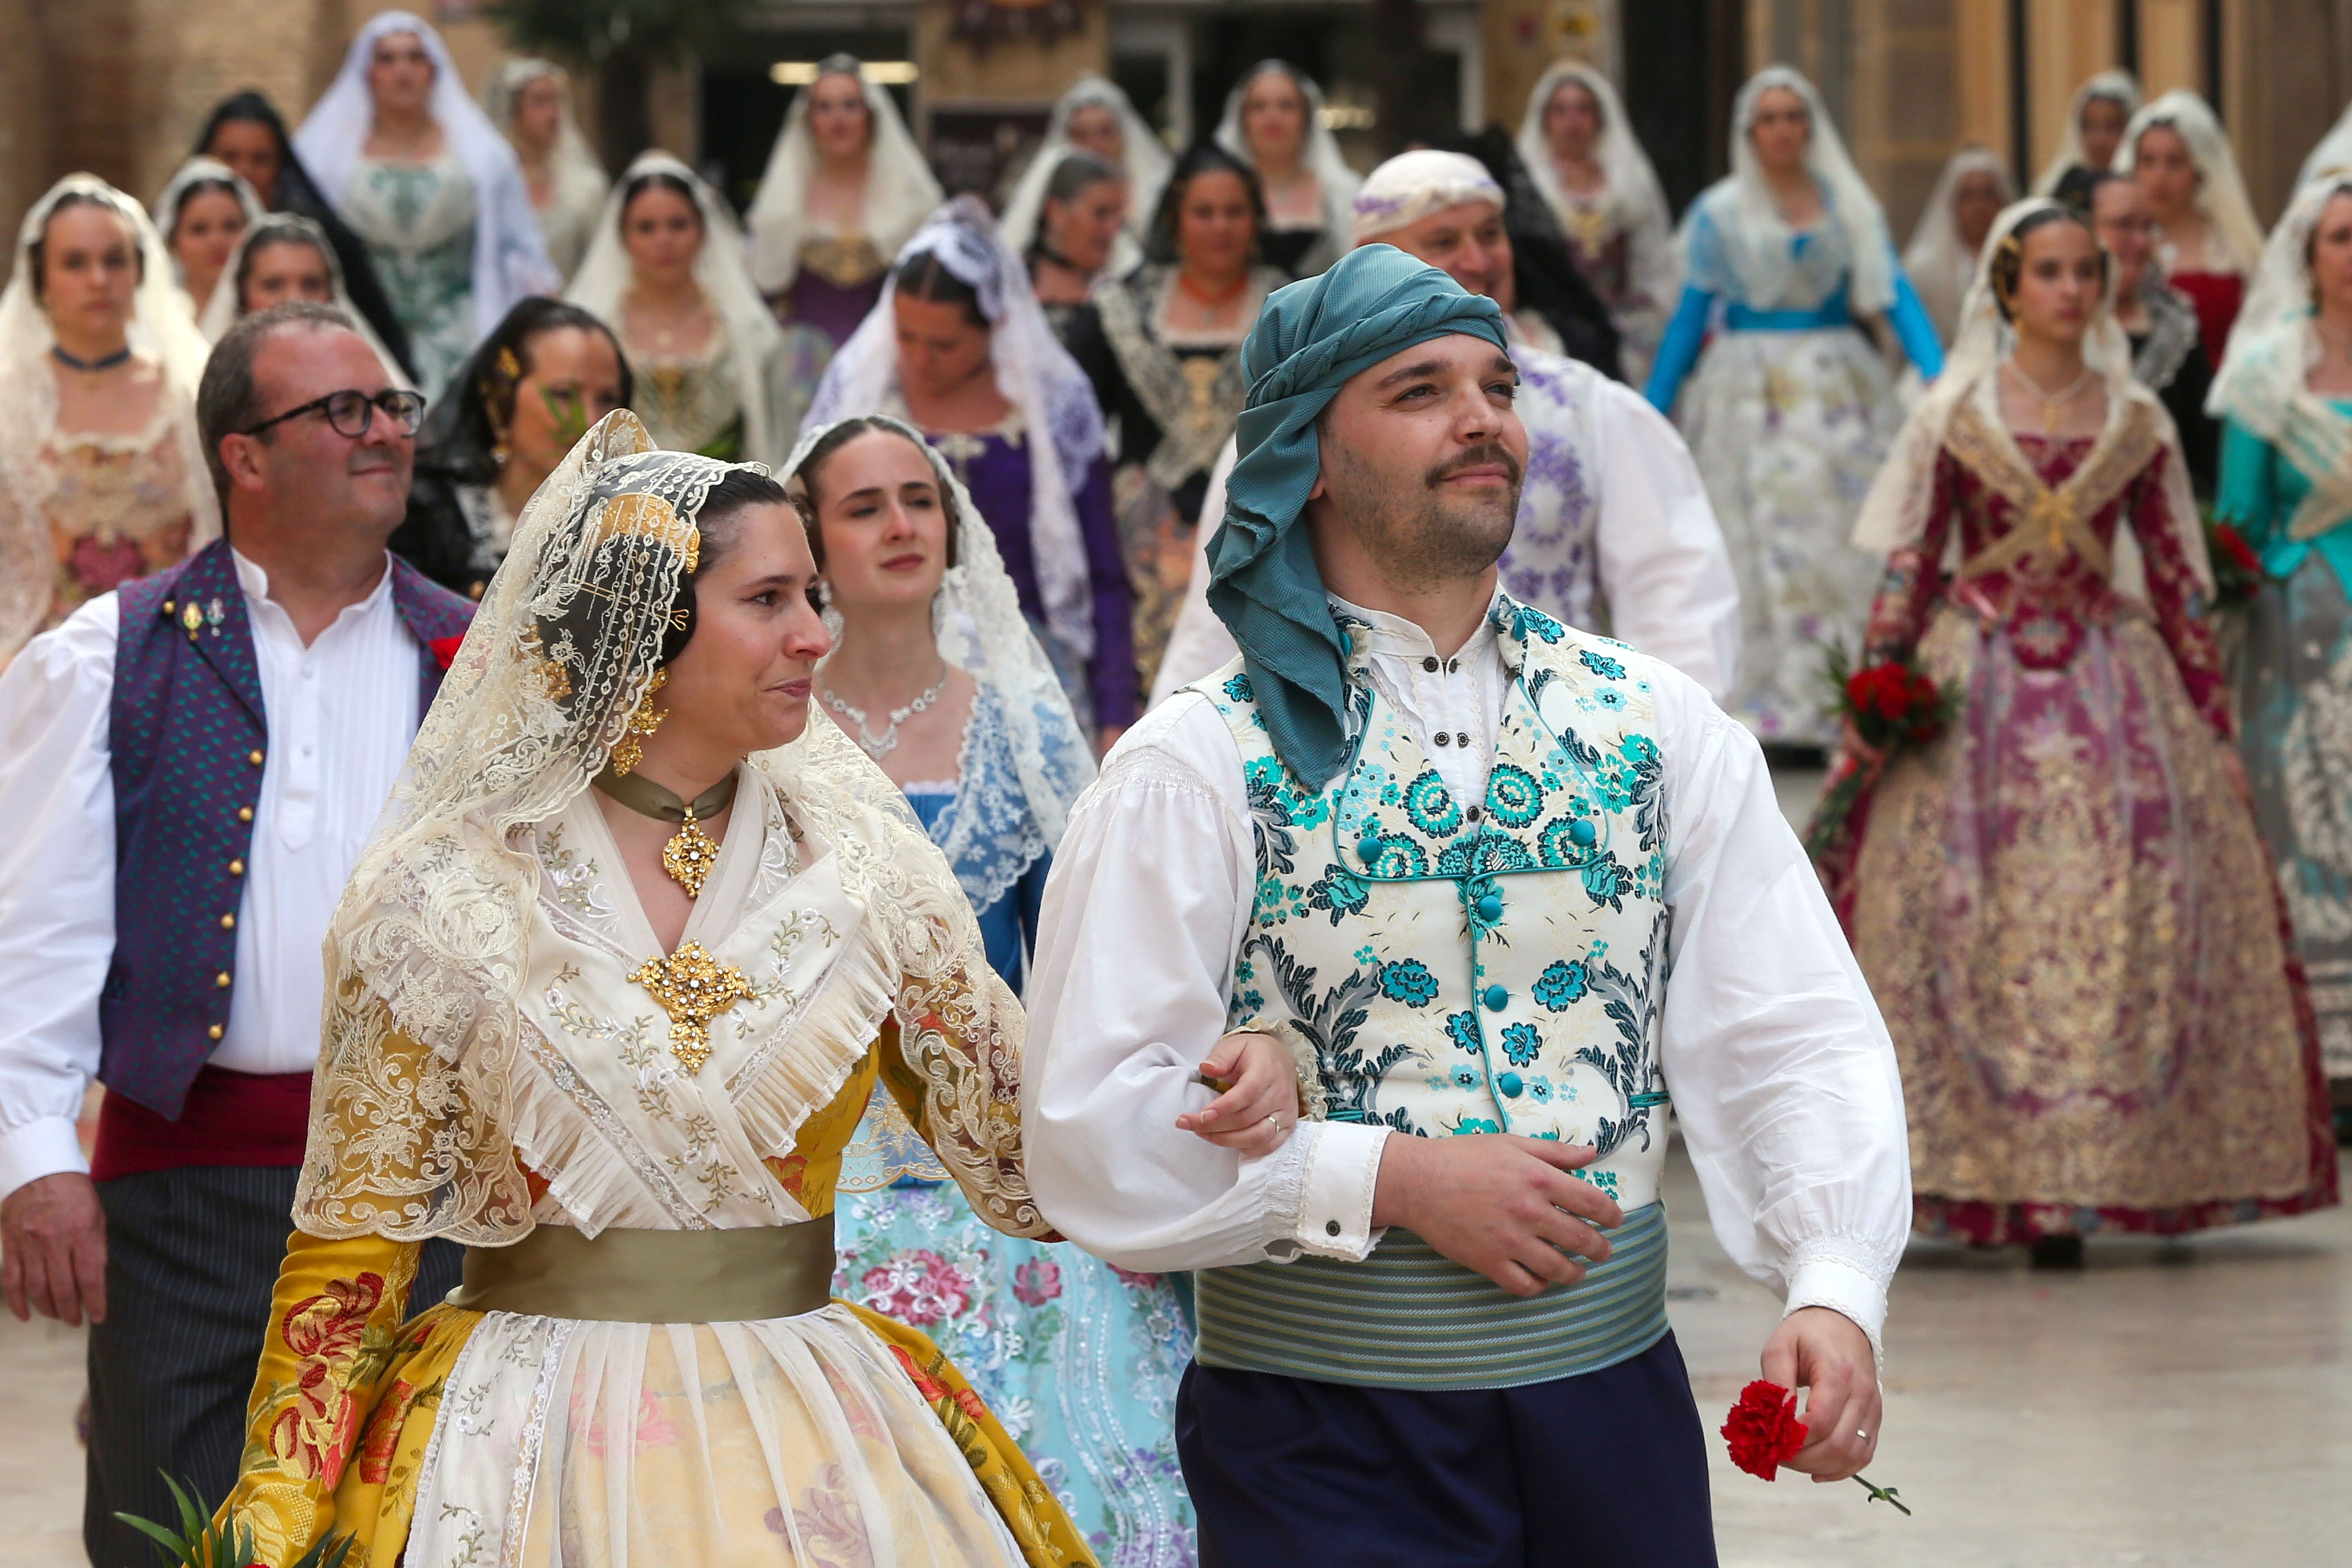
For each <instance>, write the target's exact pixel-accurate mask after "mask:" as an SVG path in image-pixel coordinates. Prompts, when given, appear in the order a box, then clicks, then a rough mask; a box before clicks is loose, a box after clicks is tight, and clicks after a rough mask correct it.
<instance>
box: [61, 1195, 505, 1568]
mask: <svg viewBox="0 0 2352 1568" xmlns="http://www.w3.org/2000/svg"><path fill="white" fill-rule="evenodd" d="M298 1175H299V1171H298V1170H297V1169H296V1168H294V1167H292V1166H285V1167H277V1166H241V1165H190V1166H184V1167H182V1168H181V1169H178V1170H173V1171H151V1172H145V1173H141V1174H138V1175H132V1176H121V1177H117V1178H116V1179H114V1180H112V1181H109V1182H100V1184H98V1198H99V1203H100V1205H101V1206H102V1207H103V1208H104V1209H105V1211H106V1247H107V1256H106V1300H107V1316H106V1321H104V1322H103V1323H98V1324H93V1325H92V1326H91V1328H90V1331H89V1472H88V1481H87V1484H86V1486H85V1488H84V1491H83V1498H82V1542H83V1545H84V1546H85V1547H86V1548H87V1549H88V1551H89V1560H90V1563H92V1565H93V1568H155V1563H156V1561H157V1558H156V1552H155V1547H154V1544H153V1543H152V1542H150V1541H148V1540H147V1538H146V1537H144V1536H142V1535H141V1534H140V1533H139V1532H138V1531H134V1530H132V1529H131V1527H130V1526H128V1525H126V1524H123V1523H122V1522H121V1521H119V1520H117V1519H116V1518H115V1517H114V1516H115V1514H116V1513H118V1512H121V1513H132V1514H138V1515H140V1516H141V1517H142V1518H146V1519H152V1520H158V1521H168V1520H171V1519H172V1518H173V1513H172V1504H171V1494H170V1493H169V1492H168V1491H167V1490H166V1489H164V1486H163V1477H164V1476H165V1475H167V1474H168V1475H170V1476H171V1477H172V1478H173V1479H175V1480H177V1481H179V1482H180V1483H181V1484H182V1485H183V1486H189V1485H193V1486H194V1489H195V1492H196V1495H197V1497H198V1498H199V1499H200V1500H202V1501H203V1502H204V1504H205V1506H207V1507H210V1506H212V1505H215V1504H216V1503H218V1502H219V1501H220V1500H221V1499H222V1498H223V1497H225V1496H226V1495H227V1492H228V1489H229V1487H230V1485H231V1484H232V1483H233V1482H234V1481H235V1480H236V1473H237V1461H238V1458H239V1457H240V1455H241V1454H242V1453H243V1451H244V1448H245V1420H246V1402H247V1398H248V1397H249V1396H250V1395H251V1394H252V1392H253V1376H254V1369H255V1367H256V1365H257V1363H259V1362H260V1359H261V1347H262V1342H263V1340H264V1339H265V1337H266V1336H267V1335H268V1329H269V1300H270V1293H271V1291H272V1290H273V1289H275V1288H276V1286H277V1284H278V1265H279V1264H280V1263H281V1262H282V1261H283V1260H284V1259H285V1257H286V1238H287V1233H288V1232H289V1230H290V1229H292V1222H291V1221H290V1220H289V1218H288V1217H287V1216H288V1215H289V1214H290V1213H291V1212H292V1210H293V1207H294V1184H295V1179H296V1177H297V1176H298ZM462 1256H463V1254H462V1252H461V1250H460V1249H459V1248H457V1247H452V1246H450V1245H449V1244H448V1243H446V1242H440V1241H436V1242H428V1243H427V1244H426V1245H425V1258H424V1259H423V1261H422V1263H421V1265H420V1267H419V1268H418V1271H417V1279H416V1286H415V1289H414V1290H413V1291H412V1292H411V1294H410V1298H409V1304H410V1308H411V1310H412V1311H413V1310H420V1309H422V1308H423V1307H425V1306H429V1305H431V1304H432V1303H433V1302H434V1301H436V1300H439V1299H440V1298H441V1297H442V1296H443V1295H445V1294H446V1293H447V1292H448V1291H449V1290H450V1289H453V1288H454V1287H455V1286H456V1285H457V1275H458V1270H459V1267H460V1259H461V1258H462Z"/></svg>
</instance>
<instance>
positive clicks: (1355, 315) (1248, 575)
mask: <svg viewBox="0 0 2352 1568" xmlns="http://www.w3.org/2000/svg"><path fill="white" fill-rule="evenodd" d="M1456 332H1466V333H1468V334H1470V335H1471V336H1474V337H1480V338H1484V339H1486V341H1487V342H1490V343H1493V344H1494V345H1495V346H1496V348H1498V349H1505V350H1506V351H1507V347H1508V345H1507V344H1506V343H1505V342H1504V340H1503V312H1502V311H1501V310H1498V309H1497V308H1496V304H1495V301H1493V300H1488V299H1485V298H1483V297H1481V296H1479V295H1476V294H1472V293H1468V292H1466V291H1465V289H1463V287H1462V286H1461V285H1460V284H1459V283H1456V282H1454V279H1451V278H1449V277H1447V276H1446V275H1445V274H1444V273H1443V272H1440V271H1439V270H1438V269H1437V268H1434V267H1431V266H1428V265H1427V264H1425V263H1423V262H1421V261H1417V260H1415V259H1414V258H1412V257H1410V256H1407V255H1406V254H1405V253H1404V252H1403V251H1402V250H1399V249H1397V248H1396V247H1394V246H1391V245H1367V246H1364V247H1361V248H1360V249H1357V250H1351V251H1349V252H1348V254H1347V255H1345V256H1343V257H1341V258H1339V261H1338V262H1337V263H1335V264H1334V265H1333V266H1332V268H1330V270H1328V271H1327V272H1325V273H1324V274H1323V275H1322V276H1320V277H1318V278H1309V279H1305V280H1304V281H1301V282H1297V283H1293V284H1291V285H1290V286H1289V287H1287V288H1286V289H1277V290H1276V292H1275V293H1274V295H1273V296H1272V297H1271V298H1269V299H1268V300H1266V302H1265V310H1264V311H1263V312H1262V313H1261V314H1260V315H1259V316H1258V319H1257V325H1256V326H1255V327H1254V328H1252V329H1251V330H1250V335H1249V341H1248V342H1245V343H1244V344H1243V345H1242V374H1244V376H1246V377H1247V378H1248V379H1249V384H1250V387H1249V401H1248V402H1247V403H1246V404H1244V405H1243V413H1242V416H1241V424H1240V426H1239V429H1238V439H1239V447H1240V458H1239V460H1238V461H1237V462H1235V463H1234V472H1233V478H1232V479H1229V480H1227V481H1226V485H1225V519H1224V526H1223V527H1222V528H1220V529H1218V530H1217V534H1216V537H1215V538H1213V539H1212V540H1210V541H1209V606H1210V608H1212V609H1213V610H1214V611H1216V613H1217V618H1218V619H1219V620H1222V621H1223V622H1224V623H1225V626H1227V627H1228V628H1229V629H1230V630H1231V631H1232V632H1233V634H1234V641H1235V642H1236V643H1238V644H1240V645H1241V650H1242V666H1243V668H1244V669H1245V670H1247V671H1248V673H1249V679H1250V686H1251V688H1252V690H1253V691H1254V693H1255V697H1256V700H1257V707H1258V711H1259V712H1260V713H1261V714H1262V715H1263V716H1264V717H1265V727H1266V733H1267V734H1268V736H1269V737H1270V738H1271V739H1272V740H1273V742H1274V750H1275V754H1276V755H1277V756H1279V757H1280V758H1281V759H1282V761H1283V763H1284V765H1285V766H1286V767H1288V768H1289V769H1290V771H1291V772H1292V773H1296V774H1297V775H1298V777H1299V779H1300V780H1301V781H1302V782H1304V783H1305V784H1307V787H1309V788H1310V789H1320V788H1321V787H1322V786H1323V784H1324V783H1325V782H1326V781H1327V780H1328V779H1329V778H1330V777H1331V775H1332V774H1333V773H1338V772H1339V769H1340V766H1341V765H1342V764H1343V763H1345V762H1346V761H1347V756H1348V731H1347V693H1348V677H1347V649H1346V647H1345V646H1344V645H1343V644H1342V643H1341V641H1340V637H1339V626H1337V625H1336V624H1335V623H1334V622H1333V621H1332V619H1331V606H1330V603H1329V601H1328V599H1326V598H1325V596H1324V593H1323V578H1322V574H1320V573H1318V571H1317V570H1316V569H1315V552H1314V550H1313V548H1312V547H1311V546H1310V545H1309V544H1308V542H1307V531H1306V530H1305V529H1302V528H1300V527H1299V526H1298V513H1299V509H1300V508H1302V507H1304V506H1305V505H1306V504H1307V491H1308V490H1310V489H1314V488H1315V477H1316V475H1317V473H1318V471H1319V469H1320V468H1321V466H1322V450H1321V447H1320V445H1319V443H1318V441H1317V439H1316V435H1315V420H1316V416H1318V415H1319V414H1321V413H1322V412H1323V409H1324V406H1325V405H1328V403H1329V402H1330V401H1331V399H1332V398H1333V397H1335V396H1337V395H1339V388H1340V387H1341V386H1342V385H1344V384H1346V383H1347V381H1348V379H1349V377H1350V376H1352V375H1354V374H1357V373H1358V372H1360V371H1364V370H1369V369H1370V368H1371V367H1372V366H1373V365H1376V364H1378V363H1381V361H1382V360H1384V359H1386V358H1388V357H1389V356H1390V355H1391V354H1394V353H1403V352H1404V351H1405V350H1406V349H1409V348H1411V347H1412V346H1413V345H1414V344H1416V343H1425V342H1429V341H1430V340H1431V339H1432V338H1442V337H1447V336H1450V335H1452V334H1454V333H1456Z"/></svg>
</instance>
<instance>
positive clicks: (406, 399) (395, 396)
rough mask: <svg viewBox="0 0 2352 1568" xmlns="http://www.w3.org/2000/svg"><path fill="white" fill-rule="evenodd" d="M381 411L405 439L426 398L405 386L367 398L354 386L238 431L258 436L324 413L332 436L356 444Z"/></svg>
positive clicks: (419, 419)
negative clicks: (346, 439) (330, 427)
mask: <svg viewBox="0 0 2352 1568" xmlns="http://www.w3.org/2000/svg"><path fill="white" fill-rule="evenodd" d="M379 408H381V409H383V412H384V416H385V417H386V418H388V419H390V420H391V421H392V422H393V423H394V424H395V425H397V426H400V433H401V434H402V435H404V436H414V435H415V434H416V427H417V426H419V425H422V424H424V423H425V395H424V394H423V393H421V392H410V391H408V390H407V389H406V388H404V387H398V386H387V387H385V388H384V389H383V391H382V392H379V393H377V394H376V395H374V396H373V397H370V396H369V395H367V394H366V393H364V392H361V391H359V390H358V389H357V388H355V387H345V388H344V389H343V390H342V391H341V392H331V393H329V394H327V395H326V396H324V397H314V398H312V399H311V400H310V402H308V403H305V404H303V405H300V406H299V407H297V408H289V409H288V410H287V411H286V412H285V413H283V414H280V415H279V416H277V417H276V418H275V419H265V420H263V421H262V422H261V423H260V424H258V425H256V426H252V427H251V428H250V429H247V430H242V431H239V432H238V434H239V435H243V436H258V435H260V434H261V433H262V432H263V431H264V430H267V429H268V428H269V427H270V426H272V425H283V424H285V423H286V421H288V420H289V419H299V418H300V417H301V416H303V415H305V414H323V415H325V416H327V423H328V424H330V425H331V426H334V427H335V434H336V435H338V436H347V437H350V438H351V439H352V440H354V441H356V440H358V439H359V438H360V437H362V436H364V435H366V434H367V433H368V427H369V426H372V425H373V424H374V423H375V411H376V410H377V409H379Z"/></svg>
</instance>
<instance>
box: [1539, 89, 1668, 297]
mask: <svg viewBox="0 0 2352 1568" xmlns="http://www.w3.org/2000/svg"><path fill="white" fill-rule="evenodd" d="M1570 82H1575V83H1576V84H1577V85H1578V86H1580V87H1581V88H1583V89H1584V90H1585V91H1587V92H1589V93H1591V95H1592V99H1593V101H1594V102H1596V103H1598V104H1599V105H1600V106H1601V135H1600V137H1599V139H1598V140H1597V141H1596V142H1594V143H1593V148H1592V156H1593V159H1594V161H1595V162H1597V163H1599V164H1600V165H1601V177H1602V178H1603V179H1604V180H1606V181H1607V182H1608V184H1607V188H1606V190H1605V192H1604V193H1603V194H1604V195H1605V197H1606V199H1607V210H1608V213H1609V216H1610V220H1611V225H1612V227H1615V228H1620V229H1622V230H1624V231H1625V232H1626V234H1627V235H1628V236H1629V237H1630V240H1631V243H1630V246H1629V256H1628V258H1627V259H1628V261H1629V263H1630V264H1631V266H1632V267H1633V279H1632V282H1633V287H1634V288H1635V289H1637V290H1639V291H1640V292H1641V293H1643V294H1644V295H1646V296H1648V297H1649V298H1650V299H1652V300H1660V301H1664V300H1672V299H1673V298H1674V297H1675V251H1674V243H1673V238H1672V236H1673V233H1674V217H1673V215H1672V213H1671V212H1670V211H1669V209H1668V208H1667V206H1666V193H1665V188H1664V186H1662V185H1660V184H1658V172H1657V170H1655V169H1654V168H1653V167H1651V165H1650V155H1649V153H1646V152H1644V151H1643V148H1642V142H1641V139H1640V138H1639V137H1637V136H1635V135H1634V134H1633V121H1632V120H1630V119H1628V118H1627V117H1626V114H1625V104H1624V101H1623V100H1622V99H1620V98H1619V97H1618V96H1617V88H1616V84H1614V83H1613V82H1612V81H1611V80H1610V79H1608V77H1607V76H1605V75H1603V74H1602V73H1601V71H1600V70H1599V69H1598V68H1595V67H1592V66H1590V65H1587V64H1586V63H1585V62H1584V61H1582V60H1561V61H1559V62H1558V63H1557V64H1555V65H1554V66H1553V67H1552V68H1550V69H1549V70H1548V71H1546V72H1544V74H1543V76H1542V79H1539V80H1538V82H1537V83H1536V89H1535V90H1534V91H1533V92H1531V93H1529V94H1528V107H1527V112H1526V113H1524V114H1522V115H1521V116H1520V117H1519V133H1518V136H1517V139H1516V140H1515V142H1513V145H1514V146H1516V147H1517V149H1518V153H1519V162H1520V163H1524V164H1526V165H1527V170H1528V178H1530V179H1532V180H1533V181H1535V183H1536V189H1537V190H1538V191H1541V192H1542V193H1543V198H1544V200H1545V202H1546V203H1548V204H1549V205H1550V207H1551V210H1552V211H1553V212H1554V213H1556V214H1557V213H1562V212H1565V211H1566V210H1567V209H1568V205H1569V200H1568V193H1567V192H1566V191H1565V190H1563V189H1562V188H1561V186H1560V183H1559V168H1558V167H1557V166H1556V165H1555V164H1554V163H1552V157H1551V143H1550V142H1548V141H1546V140H1545V138H1544V111H1545V110H1547V109H1549V108H1550V107H1551V100H1552V96H1553V95H1554V94H1555V93H1557V92H1559V89H1561V88H1562V87H1565V86H1566V85H1567V84H1568V83H1570Z"/></svg>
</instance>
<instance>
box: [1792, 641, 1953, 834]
mask: <svg viewBox="0 0 2352 1568" xmlns="http://www.w3.org/2000/svg"><path fill="white" fill-rule="evenodd" d="M1822 674H1823V676H1824V678H1825V679H1827V680H1828V681H1829V683H1830V686H1831V688H1832V689H1833V690H1834V691H1836V693H1837V701H1836V705H1835V708H1834V709H1833V711H1835V712H1836V714H1837V715H1838V717H1839V718H1840V719H1842V720H1843V721H1845V723H1846V724H1847V725H1848V726H1850V727H1851V728H1852V730H1853V733H1854V735H1855V736H1856V737H1857V738H1858V739H1860V741H1861V742H1862V743H1863V745H1864V747H1866V748H1868V749H1869V750H1870V751H1872V752H1876V753H1877V754H1878V762H1877V764H1876V766H1874V767H1872V768H1868V769H1865V768H1864V766H1863V764H1862V763H1859V762H1857V761H1856V760H1855V759H1854V758H1853V756H1852V755H1851V754H1848V753H1841V754H1840V755H1839V758H1838V761H1837V765H1836V766H1835V767H1834V768H1832V770H1831V772H1830V781H1829V784H1828V787H1827V788H1825V789H1824V790H1823V791H1822V800H1821V804H1820V805H1817V806H1815V807H1814V808H1813V816H1812V820H1811V822H1808V823H1807V824H1806V825H1805V852H1806V853H1807V854H1808V855H1811V857H1812V858H1813V861H1814V863H1815V864H1816V865H1818V864H1820V863H1821V862H1822V860H1823V859H1824V858H1827V857H1828V856H1829V855H1830V854H1831V852H1832V850H1834V849H1835V848H1836V847H1837V846H1838V843H1839V840H1840V839H1841V838H1842V837H1843V836H1844V833H1845V827H1846V819H1847V818H1848V817H1849V816H1853V808H1854V806H1855V805H1857V804H1858V803H1859V802H1860V801H1861V799H1862V791H1863V786H1864V784H1867V783H1868V782H1869V779H1870V776H1871V775H1872V774H1873V773H1875V772H1876V771H1877V768H1878V767H1883V766H1885V763H1887V762H1888V761H1889V760H1891V759H1892V758H1893V757H1894V755H1895V752H1898V751H1900V750H1901V749H1902V748H1904V747H1905V746H1912V745H1924V744H1926V743H1927V742H1929V741H1932V740H1934V739H1935V738H1936V737H1937V736H1938V735H1940V734H1942V733H1943V732H1944V731H1945V729H1946V727H1948V725H1949V724H1950V723H1951V722H1952V721H1953V720H1955V719H1957V718H1958V716H1959V711H1960V698H1959V694H1958V692H1948V691H1946V690H1944V689H1943V688H1942V687H1940V686H1938V685H1937V684H1936V680H1935V678H1934V677H1932V676H1930V675H1929V674H1928V673H1927V670H1925V669H1924V668H1921V667H1920V665H1919V662H1918V660H1917V659H1916V657H1907V656H1906V658H1884V659H1880V660H1879V661H1878V662H1876V663H1875V664H1865V665H1864V666H1863V667H1862V668H1860V669H1856V668H1853V659H1852V658H1851V657H1850V656H1849V655H1848V654H1847V653H1846V651H1845V649H1844V648H1843V647H1838V646H1836V645H1835V644H1832V645H1831V647H1830V648H1829V650H1828V652H1827V654H1826V656H1825V657H1824V658H1823V660H1822Z"/></svg>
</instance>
